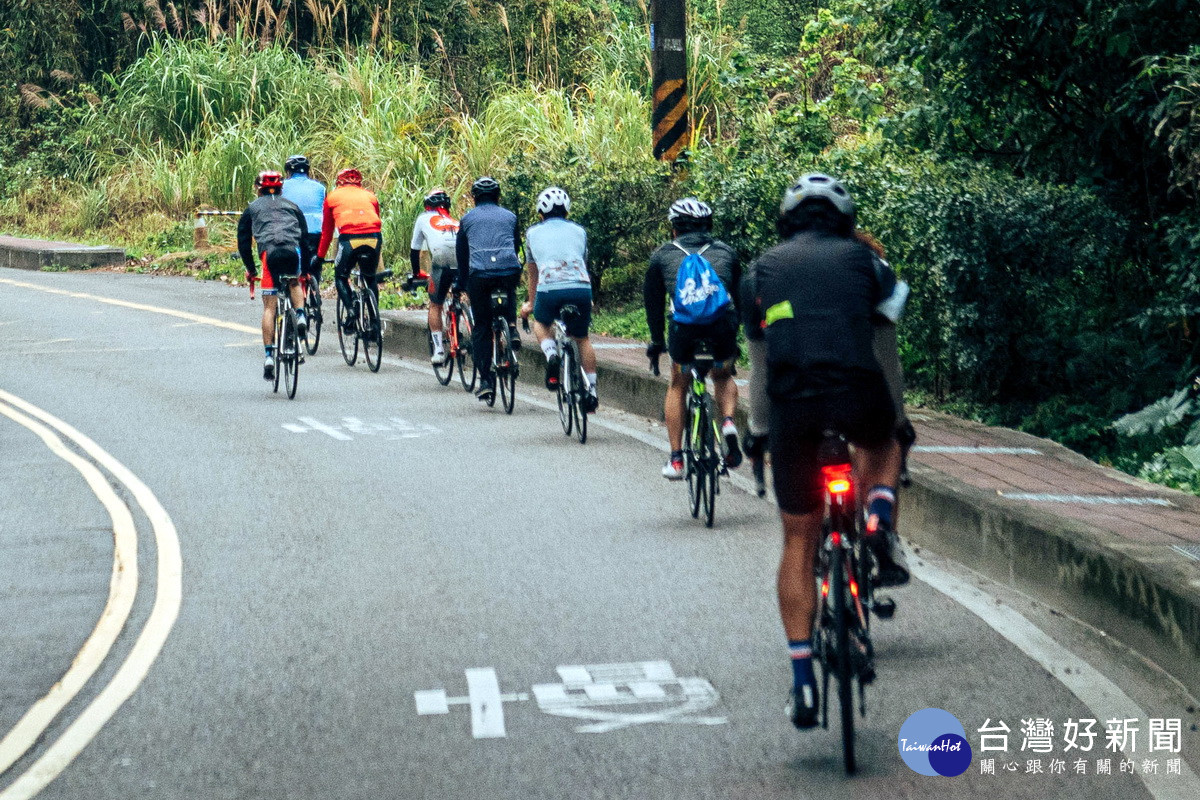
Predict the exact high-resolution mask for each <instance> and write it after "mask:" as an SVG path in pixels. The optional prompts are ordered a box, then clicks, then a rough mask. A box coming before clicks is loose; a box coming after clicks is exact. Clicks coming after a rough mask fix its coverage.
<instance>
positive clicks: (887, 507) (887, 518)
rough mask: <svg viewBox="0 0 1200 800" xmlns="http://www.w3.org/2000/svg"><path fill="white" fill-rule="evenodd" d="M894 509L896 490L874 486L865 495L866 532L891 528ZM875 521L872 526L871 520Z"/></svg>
mask: <svg viewBox="0 0 1200 800" xmlns="http://www.w3.org/2000/svg"><path fill="white" fill-rule="evenodd" d="M895 508H896V490H895V489H892V488H891V487H889V486H876V487H874V488H873V489H871V491H870V492H868V493H867V531H868V532H869V533H874V532H875V531H877V530H879V528H881V527H886V528H887V529H888V530H891V528H892V512H893V511H894V510H895ZM872 518H874V519H875V523H874V524H872V522H871V519H872Z"/></svg>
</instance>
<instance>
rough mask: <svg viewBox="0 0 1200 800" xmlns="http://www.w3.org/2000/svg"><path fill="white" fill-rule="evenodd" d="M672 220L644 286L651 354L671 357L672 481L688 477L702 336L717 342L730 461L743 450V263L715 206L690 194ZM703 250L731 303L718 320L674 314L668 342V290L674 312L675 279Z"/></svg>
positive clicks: (716, 371) (666, 412) (717, 385)
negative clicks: (688, 436) (694, 373)
mask: <svg viewBox="0 0 1200 800" xmlns="http://www.w3.org/2000/svg"><path fill="white" fill-rule="evenodd" d="M667 219H668V220H670V222H671V235H672V236H673V237H674V238H672V240H671V241H669V242H667V243H666V244H664V245H663V246H661V247H659V248H658V249H657V250H655V251H654V252H653V253H652V254H651V255H650V267H649V269H647V270H646V280H645V285H644V287H643V289H642V296H643V300H644V302H645V305H646V323H647V324H648V325H649V326H650V346H649V347H648V348H646V355H647V356H648V357H650V358H651V359H653V358H657V357H658V356H659V355H661V354H662V353H664V352H667V353H669V354H670V356H671V362H672V363H671V385H670V386H669V387H668V388H667V397H666V401H665V402H664V405H663V416H664V417H665V418H666V422H667V437H668V439H669V440H670V443H671V457H670V458H669V459H668V460H667V463H666V466H664V467H663V470H662V474H663V477H664V478H666V479H667V480H672V481H677V480H682V479H683V417H684V414H685V402H684V395H685V390H686V388H687V381H688V379H687V377H686V376H685V375H684V373H683V366H684V365H686V364H689V363H691V361H692V359H693V357H694V356H695V352H696V344H697V342H699V341H700V340H702V339H707V340H708V341H710V342H712V347H713V359H714V365H713V370H712V373H711V374H712V378H713V387H714V395H715V397H716V401H717V404H718V406H719V407H720V412H721V415H722V417H723V418H724V421H723V423H722V425H721V435H722V436H723V437H724V438H725V447H726V451H727V455H726V457H725V463H726V465H727V466H729V467H737V466H738V465H739V464H741V463H742V451H741V449H740V446H739V444H738V430H737V425H736V424H735V423H734V421H733V414H734V411H735V410H736V409H737V396H738V390H737V384H736V383H734V381H733V372H734V367H735V365H736V363H737V358H738V344H737V329H738V316H737V309H736V308H735V306H734V303H733V298H734V297H737V289H738V285H739V283H740V282H741V277H742V268H741V263H740V262H739V261H738V255H737V252H736V251H735V250H734V249H733V248H732V247H730V246H729V245H727V244H725V243H724V242H722V241H720V240H719V239H715V238H713V236H712V233H711V231H712V209H711V208H709V206H708V204H706V203H702V202H700V201H699V200H697V199H696V198H694V197H685V198H682V199H680V200H676V201H675V202H674V203H672V204H671V208H670V210H669V211H668V212H667ZM693 254H695V255H699V256H701V257H702V258H703V259H704V260H705V261H707V262H708V263H709V265H711V267H712V270H713V271H714V272H715V273H716V275H717V277H719V278H720V280H721V282H722V284H723V285H724V287H725V291H726V292H727V294H728V296H729V299H730V302H729V304H728V306H727V307H726V308H725V309H724V312H723V313H722V314H721V315H720V316H719V317H718V318H717V319H716V321H714V322H710V323H708V324H685V323H682V322H680V321H679V320H677V319H675V318H674V317H675V314H674V313H673V314H672V320H671V328H670V333H671V335H670V339H669V342H668V345H667V346H664V344H663V338H664V337H663V329H664V327H665V321H664V311H663V309H664V304H663V297H664V295H667V296H670V297H671V307H672V312H674V311H675V300H676V298H675V297H674V295H675V289H676V278H677V277H678V273H679V270H680V267H681V266H683V262H684V259H686V258H687V257H688V256H690V255H693Z"/></svg>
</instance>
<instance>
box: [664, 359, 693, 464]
mask: <svg viewBox="0 0 1200 800" xmlns="http://www.w3.org/2000/svg"><path fill="white" fill-rule="evenodd" d="M687 381H688V379H687V378H686V377H684V375H683V371H682V370H681V369H680V368H679V365H678V364H671V385H670V386H668V387H667V399H666V400H665V401H664V402H663V417H664V418H665V419H666V421H667V439H668V440H669V441H670V442H671V452H673V453H674V452H676V451H678V450H682V449H683V414H684V402H683V397H684V389H686V388H687Z"/></svg>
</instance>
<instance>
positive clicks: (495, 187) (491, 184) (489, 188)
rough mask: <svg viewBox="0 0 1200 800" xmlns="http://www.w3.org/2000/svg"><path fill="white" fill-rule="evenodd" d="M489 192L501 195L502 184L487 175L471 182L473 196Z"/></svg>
mask: <svg viewBox="0 0 1200 800" xmlns="http://www.w3.org/2000/svg"><path fill="white" fill-rule="evenodd" d="M489 194H490V195H496V196H499V195H500V184H499V183H497V182H496V179H495V178H489V177H488V176H487V175H484V176H483V177H482V178H480V179H479V180H477V181H475V183H473V184H471V195H472V196H473V197H480V196H486V195H489Z"/></svg>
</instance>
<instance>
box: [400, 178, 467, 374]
mask: <svg viewBox="0 0 1200 800" xmlns="http://www.w3.org/2000/svg"><path fill="white" fill-rule="evenodd" d="M457 236H458V220H456V219H455V218H454V217H452V216H450V195H448V194H446V190H445V189H434V190H433V191H431V192H430V193H429V194H427V195H425V210H424V211H422V212H421V213H420V214H419V215H417V221H416V222H415V223H413V234H412V244H411V245H410V249H409V251H408V255H409V261H410V262H411V264H412V279H413V281H419V280H425V279H427V278H429V276H428V275H426V274H425V273H423V272H421V250H422V249H424V250H428V251H429V262H430V270H431V271H432V272H433V280H432V283H431V284H430V286H429V331H430V333H432V334H433V356H432V357H431V359H430V360H431V361H433V363H434V364H435V365H441V364H445V363H446V348H445V347H444V346H443V345H442V304H443V303H445V302H446V292H447V291H448V290H449V289H450V286H451V284H453V283H454V280H455V278H457V277H458V261H457V259H456V256H455V252H454V240H455V239H456V238H457Z"/></svg>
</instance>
